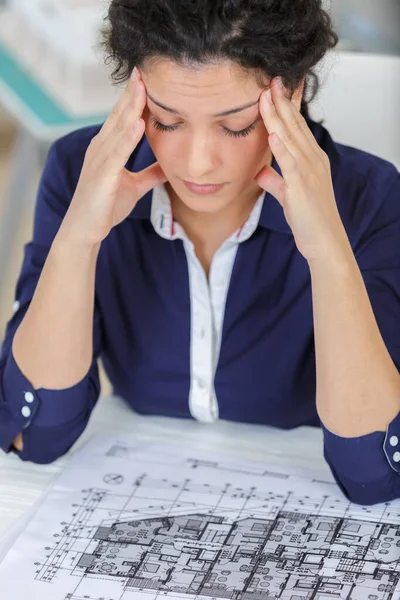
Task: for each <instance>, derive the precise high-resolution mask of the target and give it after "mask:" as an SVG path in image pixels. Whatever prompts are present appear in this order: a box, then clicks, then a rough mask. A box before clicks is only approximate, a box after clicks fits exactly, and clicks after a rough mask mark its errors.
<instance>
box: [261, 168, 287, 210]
mask: <svg viewBox="0 0 400 600" xmlns="http://www.w3.org/2000/svg"><path fill="white" fill-rule="evenodd" d="M255 180H256V181H257V183H258V185H259V186H260V187H262V188H263V189H264V190H265V191H266V192H269V193H270V194H272V195H273V196H274V197H275V198H276V199H277V200H278V202H279V203H280V204H281V205H282V206H283V203H284V200H285V181H284V179H283V177H281V176H280V175H279V173H277V172H276V171H275V169H274V168H272V167H271V166H269V165H268V166H265V167H263V168H262V169H261V171H260V172H259V173H258V175H257V176H256V177H255Z"/></svg>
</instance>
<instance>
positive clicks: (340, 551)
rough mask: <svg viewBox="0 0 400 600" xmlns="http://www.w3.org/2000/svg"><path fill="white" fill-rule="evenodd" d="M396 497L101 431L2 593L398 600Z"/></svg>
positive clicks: (26, 537)
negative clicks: (364, 501) (365, 500)
mask: <svg viewBox="0 0 400 600" xmlns="http://www.w3.org/2000/svg"><path fill="white" fill-rule="evenodd" d="M399 580H400V503H399V502H392V503H386V504H382V505H377V506H374V507H361V506H358V505H354V504H351V503H349V502H348V501H347V500H346V499H345V498H344V497H343V495H342V494H341V492H340V490H339V488H338V487H337V486H336V484H335V483H334V481H333V479H331V478H330V477H328V476H325V478H322V477H321V474H320V473H317V474H316V476H314V474H313V472H308V473H307V472H305V471H301V470H296V469H287V468H284V467H281V468H280V467H278V466H276V465H261V464H260V463H254V464H252V463H249V462H238V461H230V460H228V459H226V460H212V459H211V458H210V457H207V456H205V455H200V454H199V455H198V456H189V455H186V456H184V455H183V454H182V452H176V450H174V449H173V448H172V447H171V448H157V447H156V446H152V447H150V446H143V444H142V445H140V444H138V445H132V444H130V443H129V442H124V441H121V440H112V439H105V440H104V439H100V440H94V441H93V443H92V444H89V445H88V447H86V448H85V449H84V450H82V451H81V452H80V453H78V454H77V455H76V456H75V457H74V458H72V459H71V460H70V462H69V464H68V466H67V467H66V469H65V470H64V471H63V473H62V474H61V475H60V476H59V477H58V479H57V480H56V482H55V484H54V486H53V488H52V489H51V490H50V492H49V493H48V494H47V495H46V498H45V500H44V502H43V504H42V505H41V506H40V508H39V509H38V511H37V513H36V514H35V515H34V517H33V518H32V520H31V521H30V523H29V524H28V526H27V528H26V530H25V531H24V532H23V533H22V534H21V535H20V537H19V538H18V539H17V540H16V542H15V543H14V545H13V547H12V549H11V550H10V552H9V553H8V554H7V556H6V558H5V559H4V561H3V562H2V564H1V565H0V598H1V599H2V600H3V598H4V599H6V600H8V599H10V600H11V599H12V600H26V598H32V599H34V600H35V599H36V598H38V599H39V598H40V600H50V599H51V600H83V599H87V600H129V599H133V598H135V599H136V598H139V599H140V600H153V599H156V598H157V600H160V598H173V599H179V600H192V599H193V600H194V598H196V599H201V598H205V599H207V598H215V599H217V598H221V599H224V598H229V599H232V600H271V599H272V598H282V599H285V600H314V599H316V600H342V599H343V600H344V599H350V598H351V599H353V600H400V583H399Z"/></svg>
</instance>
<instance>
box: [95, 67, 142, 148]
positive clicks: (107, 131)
mask: <svg viewBox="0 0 400 600" xmlns="http://www.w3.org/2000/svg"><path fill="white" fill-rule="evenodd" d="M143 96H144V84H143V81H142V80H141V78H140V77H136V78H135V77H132V76H131V78H130V79H129V81H128V84H127V86H126V89H125V91H124V93H123V94H122V95H121V97H120V99H119V100H118V102H117V103H116V105H115V106H114V108H113V109H112V111H111V113H110V114H109V116H108V118H107V120H106V121H105V123H104V124H103V127H102V128H101V130H100V132H99V135H98V137H99V138H100V140H101V141H104V140H106V139H108V137H109V136H110V135H111V134H112V133H113V132H115V131H118V130H120V129H123V126H122V127H121V121H122V120H123V119H124V118H126V111H127V109H130V110H134V108H135V107H136V106H138V105H140V104H142V103H143ZM143 108H144V105H143ZM143 108H142V112H143ZM139 116H141V114H140V115H139Z"/></svg>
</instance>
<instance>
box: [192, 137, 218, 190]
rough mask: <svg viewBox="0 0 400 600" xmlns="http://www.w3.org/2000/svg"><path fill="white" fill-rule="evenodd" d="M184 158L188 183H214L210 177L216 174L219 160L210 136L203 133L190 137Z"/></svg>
mask: <svg viewBox="0 0 400 600" xmlns="http://www.w3.org/2000/svg"><path fill="white" fill-rule="evenodd" d="M186 156H187V168H186V170H187V178H188V181H192V182H194V183H199V184H202V183H214V181H213V179H212V177H211V176H212V175H213V173H216V172H217V170H218V167H219V165H220V160H219V158H218V154H217V149H216V147H215V141H213V139H212V136H211V135H207V134H206V133H203V134H198V135H196V136H191V139H190V140H189V143H188V146H187V149H186ZM217 181H218V179H217Z"/></svg>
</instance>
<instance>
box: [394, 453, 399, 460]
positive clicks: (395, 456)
mask: <svg viewBox="0 0 400 600" xmlns="http://www.w3.org/2000/svg"><path fill="white" fill-rule="evenodd" d="M393 460H394V462H399V461H400V452H395V453H394V454H393Z"/></svg>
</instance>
